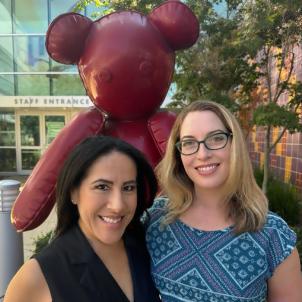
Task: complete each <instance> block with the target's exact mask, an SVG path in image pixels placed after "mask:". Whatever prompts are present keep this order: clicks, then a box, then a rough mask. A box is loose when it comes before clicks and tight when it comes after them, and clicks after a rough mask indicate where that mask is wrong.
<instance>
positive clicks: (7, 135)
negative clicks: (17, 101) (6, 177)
mask: <svg viewBox="0 0 302 302" xmlns="http://www.w3.org/2000/svg"><path fill="white" fill-rule="evenodd" d="M16 171H17V166H16V136H15V113H14V112H5V111H0V172H8V173H9V172H16Z"/></svg>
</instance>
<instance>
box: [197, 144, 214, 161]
mask: <svg viewBox="0 0 302 302" xmlns="http://www.w3.org/2000/svg"><path fill="white" fill-rule="evenodd" d="M210 155H211V150H209V149H208V148H207V147H206V146H205V144H204V143H201V144H199V148H198V151H197V152H196V157H198V158H200V159H204V158H208V157H210Z"/></svg>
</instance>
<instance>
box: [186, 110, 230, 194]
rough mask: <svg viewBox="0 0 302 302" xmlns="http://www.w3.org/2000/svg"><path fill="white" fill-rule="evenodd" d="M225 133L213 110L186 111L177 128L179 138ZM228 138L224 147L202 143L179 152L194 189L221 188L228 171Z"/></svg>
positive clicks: (200, 137)
mask: <svg viewBox="0 0 302 302" xmlns="http://www.w3.org/2000/svg"><path fill="white" fill-rule="evenodd" d="M221 132H223V133H228V131H227V129H226V127H225V126H224V124H223V123H222V121H221V120H220V119H219V118H218V116H217V115H216V114H215V113H214V112H212V111H209V110H207V111H193V112H190V113H188V115H187V116H186V117H185V119H184V121H183V123H182V125H181V128H180V140H181V141H182V140H184V139H194V140H197V141H201V140H205V139H206V138H207V137H209V136H211V135H213V134H215V133H221ZM230 149H231V143H230V139H229V140H228V142H227V143H226V146H225V147H224V148H221V149H218V150H208V149H207V148H206V147H205V145H204V144H203V143H201V144H200V145H199V150H198V151H197V152H196V153H194V154H191V155H183V154H181V160H182V163H183V166H184V169H185V171H186V173H187V175H188V177H189V178H190V179H191V180H192V182H193V183H194V187H195V189H197V190H201V191H202V190H205V191H209V190H217V189H219V188H222V186H223V184H224V183H225V181H226V180H227V178H228V176H229V171H230Z"/></svg>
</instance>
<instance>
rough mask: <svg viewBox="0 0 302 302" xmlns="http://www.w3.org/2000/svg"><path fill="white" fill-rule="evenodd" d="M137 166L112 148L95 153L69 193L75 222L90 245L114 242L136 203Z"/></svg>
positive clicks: (132, 214) (130, 217) (131, 215)
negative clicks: (101, 154) (74, 212)
mask: <svg viewBox="0 0 302 302" xmlns="http://www.w3.org/2000/svg"><path fill="white" fill-rule="evenodd" d="M136 176H137V170H136V165H135V162H134V161H133V160H132V159H131V158H130V157H128V156H127V155H125V154H123V153H121V152H119V151H112V152H110V153H109V154H106V155H104V156H101V157H99V158H98V159H97V160H96V161H95V162H94V163H93V164H92V165H91V167H90V168H89V169H88V171H87V175H86V176H85V178H84V179H83V181H82V182H81V184H80V186H79V187H78V188H77V189H75V190H74V191H73V192H72V194H71V197H72V201H73V202H74V203H75V204H76V205H77V207H78V211H79V226H80V228H81V230H82V231H83V233H84V234H85V236H86V237H87V238H88V240H89V241H90V242H91V243H92V245H99V244H106V245H114V244H118V243H120V242H121V240H122V236H123V234H124V232H125V230H126V227H127V226H128V224H129V223H130V222H131V220H132V218H133V217H134V214H135V211H136V206H137V188H136V186H137V184H136Z"/></svg>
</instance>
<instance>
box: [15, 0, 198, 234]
mask: <svg viewBox="0 0 302 302" xmlns="http://www.w3.org/2000/svg"><path fill="white" fill-rule="evenodd" d="M198 35H199V23H198V20H197V18H196V17H195V15H194V14H193V13H192V11H191V10H190V9H189V8H188V7H187V6H186V5H185V4H183V3H181V2H179V1H176V0H172V1H171V0H170V1H166V2H164V3H163V4H162V5H160V6H158V7H156V8H155V9H153V10H152V12H151V13H150V14H149V15H148V16H145V15H142V14H140V13H138V12H133V11H122V12H116V13H112V14H109V15H106V16H104V17H102V18H100V19H98V20H96V21H94V22H93V21H92V20H90V19H89V18H87V17H85V16H82V15H80V14H76V13H66V14H63V15H60V16H58V17H57V18H56V19H55V20H54V21H53V22H52V23H51V25H50V26H49V29H48V32H47V36H46V48H47V51H48V53H49V56H50V57H51V58H53V59H54V60H56V61H58V62H60V63H64V64H77V65H78V70H79V74H80V76H81V79H82V81H83V83H84V86H85V88H86V91H87V94H88V96H89V97H90V99H91V100H92V102H93V103H94V105H95V108H91V109H88V110H86V111H83V112H81V113H79V114H78V115H77V116H76V117H75V118H74V119H73V120H72V121H71V122H70V123H69V124H67V125H66V126H65V127H64V128H63V129H62V130H61V132H60V133H59V134H58V135H57V137H56V138H55V140H54V141H53V142H52V143H51V145H50V146H49V147H48V149H47V150H46V152H45V153H44V154H43V155H42V157H41V159H40V160H39V162H38V163H37V165H36V166H35V168H34V170H33V171H32V174H31V175H30V177H29V178H28V180H27V182H26V183H25V186H24V188H23V190H22V192H21V193H20V194H19V196H18V198H17V200H16V201H15V204H14V207H13V210H12V223H13V224H14V225H15V227H16V229H17V230H18V231H26V230H30V229H33V228H35V227H37V226H39V225H40V224H41V223H42V222H43V221H44V220H45V219H46V218H47V216H48V215H49V213H50V211H51V209H52V207H53V205H54V202H55V198H54V195H55V183H56V178H57V175H58V173H59V171H60V169H61V167H62V164H63V162H64V159H65V158H66V156H67V155H68V153H69V152H70V150H71V149H72V148H73V147H74V146H75V145H76V144H78V143H79V142H80V141H81V140H83V139H84V138H86V137H88V136H91V135H97V134H103V135H111V136H115V137H119V138H121V139H123V140H125V141H127V142H129V143H130V144H132V145H134V146H135V147H137V148H138V149H140V150H141V151H142V152H143V153H144V154H145V155H146V157H147V158H148V160H149V161H150V163H151V164H152V166H155V165H156V164H157V163H158V162H159V160H160V159H161V157H162V155H163V153H164V150H165V144H166V140H167V138H168V136H169V133H170V129H171V127H172V124H173V122H174V120H175V115H174V114H173V113H171V112H165V111H158V109H159V107H160V105H161V104H162V102H163V100H164V98H165V96H166V94H167V91H168V89H169V86H170V83H171V80H172V75H173V71H174V65H175V50H179V49H184V48H188V47H190V46H191V45H193V44H194V43H195V41H196V40H197V38H198Z"/></svg>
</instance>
